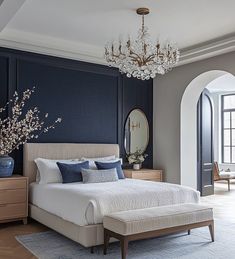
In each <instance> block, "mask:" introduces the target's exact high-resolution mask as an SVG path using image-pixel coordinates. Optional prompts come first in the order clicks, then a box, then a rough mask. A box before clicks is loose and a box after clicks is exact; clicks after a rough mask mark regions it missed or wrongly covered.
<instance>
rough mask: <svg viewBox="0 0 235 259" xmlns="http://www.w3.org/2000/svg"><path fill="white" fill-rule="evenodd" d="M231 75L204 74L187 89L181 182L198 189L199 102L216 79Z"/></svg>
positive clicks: (182, 110) (182, 124) (182, 121)
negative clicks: (205, 89)
mask: <svg viewBox="0 0 235 259" xmlns="http://www.w3.org/2000/svg"><path fill="white" fill-rule="evenodd" d="M225 74H230V73H228V72H226V71H222V70H211V71H207V72H204V73H202V74H200V75H199V76H197V77H196V78H194V79H193V80H192V81H191V82H190V83H189V85H188V86H187V87H186V89H185V91H184V94H183V97H182V99H181V107H180V174H181V175H180V181H181V184H182V185H186V186H189V187H192V188H194V189H197V102H198V99H199V97H200V94H201V93H202V91H203V89H204V88H205V87H206V86H207V85H208V84H209V83H211V82H212V81H214V80H215V79H217V78H219V77H221V76H223V75H225Z"/></svg>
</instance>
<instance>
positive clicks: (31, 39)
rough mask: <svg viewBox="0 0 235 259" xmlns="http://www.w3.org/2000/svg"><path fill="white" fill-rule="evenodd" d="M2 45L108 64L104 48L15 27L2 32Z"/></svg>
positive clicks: (0, 37) (0, 42)
mask: <svg viewBox="0 0 235 259" xmlns="http://www.w3.org/2000/svg"><path fill="white" fill-rule="evenodd" d="M0 47H5V48H12V49H18V50H23V51H29V52H34V53H39V54H45V55H50V56H56V57H62V58H68V59H73V60H79V61H85V62H90V63H96V64H102V65H107V63H106V62H105V60H104V58H103V53H104V49H103V48H100V47H96V46H94V45H89V44H85V43H81V42H74V41H68V40H64V39H59V38H55V37H51V36H46V35H40V34H36V33H31V32H24V31H19V30H14V29H8V28H7V29H4V30H3V32H1V33H0Z"/></svg>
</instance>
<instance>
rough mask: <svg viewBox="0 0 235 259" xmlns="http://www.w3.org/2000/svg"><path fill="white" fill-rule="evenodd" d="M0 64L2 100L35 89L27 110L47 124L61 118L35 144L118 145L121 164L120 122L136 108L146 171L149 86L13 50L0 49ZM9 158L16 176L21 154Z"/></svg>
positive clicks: (94, 66)
mask: <svg viewBox="0 0 235 259" xmlns="http://www.w3.org/2000/svg"><path fill="white" fill-rule="evenodd" d="M1 58H3V59H4V60H5V59H7V60H8V63H7V67H6V68H5V66H4V65H3V67H1V69H2V70H4V69H7V71H8V72H7V73H8V84H7V86H5V88H7V89H5V90H6V91H7V92H8V96H7V98H8V99H9V98H10V97H11V96H12V95H13V93H14V91H15V90H17V91H19V92H20V93H21V92H22V91H24V90H25V89H27V88H30V87H33V86H34V85H36V87H37V88H36V92H35V93H34V94H33V96H32V98H31V99H30V101H29V104H30V106H35V105H36V106H38V107H39V109H40V110H41V111H42V112H43V113H44V112H48V113H49V116H50V118H51V120H53V119H55V118H56V117H58V116H62V117H63V116H64V118H63V123H62V124H61V125H58V128H56V129H55V130H54V131H51V132H49V133H48V134H47V135H43V136H41V138H40V139H39V140H38V142H83V143H85V142H86V143H94V142H95V143H118V144H119V145H120V153H121V156H122V157H123V158H124V160H125V151H124V145H123V139H124V136H123V133H124V122H125V118H126V116H127V114H128V113H129V111H130V109H133V108H141V109H142V110H143V111H144V112H145V113H146V115H147V118H148V119H149V125H150V129H151V132H150V135H151V136H150V143H149V148H148V154H149V157H148V159H147V160H146V164H145V166H146V167H150V168H151V167H152V92H153V88H152V86H153V81H152V80H150V81H140V80H137V79H133V78H132V79H129V78H127V77H126V76H125V75H121V74H120V73H119V71H118V70H117V69H115V68H109V67H107V66H103V65H97V64H92V63H87V62H81V61H76V60H70V59H64V58H58V57H52V56H47V55H40V54H36V53H30V52H25V51H19V50H14V49H6V48H0V59H1ZM3 64H5V63H3ZM0 72H2V71H0ZM5 90H4V91H5ZM0 99H1V100H2V99H4V98H3V97H2V96H1V93H0ZM13 155H14V158H15V162H16V171H18V172H20V171H21V169H22V150H20V151H18V152H15V153H14V154H13Z"/></svg>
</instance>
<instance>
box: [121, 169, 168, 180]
mask: <svg viewBox="0 0 235 259" xmlns="http://www.w3.org/2000/svg"><path fill="white" fill-rule="evenodd" d="M123 171H124V174H125V177H126V178H134V179H140V180H148V181H154V182H162V178H163V176H162V174H163V172H162V170H155V169H140V170H133V169H124V170H123Z"/></svg>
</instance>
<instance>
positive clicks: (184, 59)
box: [177, 33, 235, 66]
mask: <svg viewBox="0 0 235 259" xmlns="http://www.w3.org/2000/svg"><path fill="white" fill-rule="evenodd" d="M234 50H235V33H234V34H230V35H226V36H224V37H221V38H217V39H214V40H211V41H207V42H204V43H201V44H198V45H194V46H191V47H189V48H186V49H182V50H181V55H180V61H179V63H178V65H177V66H181V65H185V64H188V63H192V62H196V61H199V60H203V59H206V58H210V57H214V56H218V55H221V54H224V53H228V52H232V51H234Z"/></svg>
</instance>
